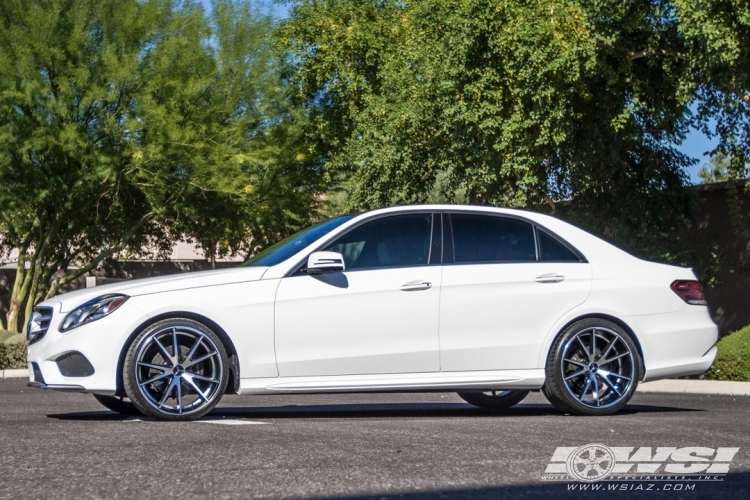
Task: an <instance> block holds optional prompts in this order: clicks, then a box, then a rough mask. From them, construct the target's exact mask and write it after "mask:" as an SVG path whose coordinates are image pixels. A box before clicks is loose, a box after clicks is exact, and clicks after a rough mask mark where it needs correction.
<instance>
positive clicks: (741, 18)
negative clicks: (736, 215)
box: [674, 0, 750, 179]
mask: <svg viewBox="0 0 750 500" xmlns="http://www.w3.org/2000/svg"><path fill="white" fill-rule="evenodd" d="M674 5H675V6H676V10H677V12H676V15H677V16H678V18H679V20H680V22H679V31H680V34H681V38H682V39H684V40H685V51H684V52H685V53H684V57H685V60H686V61H687V62H688V64H689V69H690V72H689V77H690V78H689V79H687V80H686V86H688V87H690V90H691V91H692V92H694V96H695V99H696V102H697V103H698V112H697V114H696V116H695V117H694V118H695V123H696V124H697V125H698V126H700V127H701V128H702V129H703V130H704V132H706V133H707V134H708V135H711V136H718V138H719V145H718V146H717V148H716V150H715V153H716V154H721V155H722V157H723V158H724V160H725V161H726V162H727V163H726V167H727V176H728V177H732V178H735V179H743V178H746V177H747V176H748V173H749V172H748V165H750V3H748V2H746V1H743V0H674Z"/></svg>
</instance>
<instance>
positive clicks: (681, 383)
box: [636, 379, 750, 396]
mask: <svg viewBox="0 0 750 500" xmlns="http://www.w3.org/2000/svg"><path fill="white" fill-rule="evenodd" d="M636 391H637V392H646V393H648V392H652V393H653V392H671V393H686V394H725V395H728V396H750V382H725V381H723V380H682V379H667V380H657V381H656V382H645V383H642V384H639V385H638V389H637V390H636Z"/></svg>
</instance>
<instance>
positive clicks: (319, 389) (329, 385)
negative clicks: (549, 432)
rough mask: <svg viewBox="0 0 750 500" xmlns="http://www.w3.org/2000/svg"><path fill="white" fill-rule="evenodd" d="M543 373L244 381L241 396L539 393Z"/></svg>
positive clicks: (457, 373)
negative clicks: (514, 391)
mask: <svg viewBox="0 0 750 500" xmlns="http://www.w3.org/2000/svg"><path fill="white" fill-rule="evenodd" d="M543 384H544V369H533V370H497V371H477V372H435V373H395V374H384V375H334V376H318V377H275V378H245V379H242V380H241V381H240V386H241V391H240V393H241V394H303V393H306V394H315V393H318V394H320V393H336V392H338V393H341V392H418V391H425V392H427V391H459V390H471V389H473V390H480V389H481V390H492V389H502V390H508V389H524V390H533V389H539V388H541V387H542V385H543Z"/></svg>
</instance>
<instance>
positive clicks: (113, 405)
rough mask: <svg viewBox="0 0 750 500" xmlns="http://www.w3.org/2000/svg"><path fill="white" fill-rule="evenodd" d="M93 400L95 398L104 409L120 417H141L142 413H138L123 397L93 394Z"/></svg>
mask: <svg viewBox="0 0 750 500" xmlns="http://www.w3.org/2000/svg"><path fill="white" fill-rule="evenodd" d="M94 398H96V400H97V401H99V403H101V404H102V406H104V407H105V408H106V409H108V410H112V411H113V412H115V413H119V414H121V415H143V413H141V412H140V411H138V408H136V407H135V405H134V404H133V403H131V402H130V400H128V399H127V398H125V397H119V396H102V395H99V394H94Z"/></svg>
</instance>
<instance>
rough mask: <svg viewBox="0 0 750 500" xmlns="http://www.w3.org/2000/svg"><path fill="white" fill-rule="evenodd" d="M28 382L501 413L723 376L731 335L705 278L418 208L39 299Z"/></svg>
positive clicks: (139, 395)
mask: <svg viewBox="0 0 750 500" xmlns="http://www.w3.org/2000/svg"><path fill="white" fill-rule="evenodd" d="M27 337H28V340H29V342H30V345H29V351H28V359H29V377H30V385H33V386H37V387H40V388H43V389H56V390H67V391H80V392H87V393H92V394H94V396H95V397H96V398H97V399H98V400H99V401H100V402H101V403H102V404H104V406H106V407H107V408H110V409H112V410H114V411H118V412H121V413H134V412H140V413H143V414H145V415H149V416H151V417H155V418H157V419H163V420H189V419H195V418H198V417H200V416H202V415H204V414H206V413H207V412H209V411H210V410H211V409H212V408H213V407H214V406H215V405H216V404H217V403H218V402H219V400H220V399H221V396H222V395H223V394H224V393H237V394H240V393H241V394H292V393H333V392H338V393H347V392H348V393H353V392H399V391H456V392H458V393H459V395H461V397H463V398H464V399H465V400H466V401H468V402H469V403H471V404H474V405H476V406H479V407H482V408H490V409H499V408H507V407H510V406H512V405H514V404H516V403H518V402H519V401H521V400H522V399H523V398H524V397H525V396H526V395H527V394H528V392H529V391H530V390H538V389H541V390H542V391H543V392H544V394H545V395H546V397H547V398H548V399H549V400H550V401H551V402H552V403H553V404H554V405H555V406H556V407H557V408H558V409H560V410H562V411H564V412H566V413H571V414H579V415H605V414H610V413H614V412H616V411H618V410H619V409H621V408H622V407H623V406H624V405H625V404H626V403H627V402H628V400H629V399H630V398H631V397H632V396H633V393H634V391H635V388H636V385H637V384H638V382H639V381H650V380H658V379H663V378H668V377H677V376H681V375H691V374H699V373H703V372H705V371H706V370H707V369H708V368H709V367H710V366H711V364H712V363H713V360H714V357H715V355H716V341H717V327H716V325H715V324H714V323H713V321H712V320H711V318H710V316H709V313H708V309H707V307H706V302H705V299H704V296H703V292H702V290H701V287H700V284H699V283H698V281H697V280H696V278H695V275H694V274H693V272H692V271H691V270H690V269H685V268H681V267H674V266H668V265H663V264H655V263H652V262H646V261H643V260H639V259H637V258H635V257H633V256H631V255H629V254H627V253H625V252H623V251H621V250H619V249H617V248H615V247H614V246H612V245H610V244H608V243H606V242H604V241H602V240H600V239H598V238H596V237H594V236H592V235H591V234H589V233H587V232H585V231H582V230H581V229H578V228H576V227H574V226H572V225H570V224H567V223H565V222H563V221H561V220H559V219H556V218H553V217H549V216H546V215H541V214H537V213H533V212H526V211H520V210H509V209H499V208H488V207H473V206H472V207H469V206H452V205H435V206H409V207H397V208H388V209H383V210H375V211H372V212H367V213H363V214H357V215H345V216H341V217H337V218H334V219H331V220H328V221H326V222H323V223H320V224H318V225H316V226H313V227H310V228H308V229H305V230H303V231H301V232H299V233H297V234H295V235H293V236H291V237H289V238H287V239H286V240H284V241H282V242H280V243H278V244H276V245H274V246H272V247H271V248H268V249H267V250H265V251H263V252H261V253H259V254H258V255H256V256H255V257H253V258H251V259H250V260H248V261H247V262H245V263H244V265H242V266H241V267H237V268H233V269H222V270H217V271H207V272H196V273H188V274H182V275H175V276H166V277H158V278H149V279H143V280H135V281H129V282H124V283H117V284H113V285H106V286H100V287H96V288H89V289H84V290H78V291H75V292H72V293H67V294H64V295H61V296H58V297H55V298H53V299H52V300H49V301H46V302H43V303H41V304H39V305H38V306H37V307H35V309H34V312H33V315H32V317H31V318H30V321H29V324H28V330H27Z"/></svg>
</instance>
